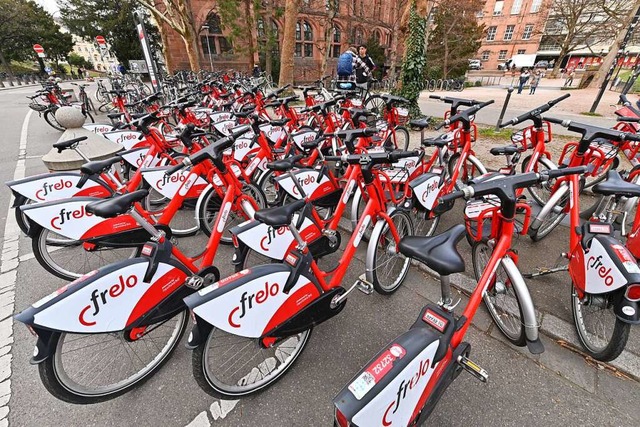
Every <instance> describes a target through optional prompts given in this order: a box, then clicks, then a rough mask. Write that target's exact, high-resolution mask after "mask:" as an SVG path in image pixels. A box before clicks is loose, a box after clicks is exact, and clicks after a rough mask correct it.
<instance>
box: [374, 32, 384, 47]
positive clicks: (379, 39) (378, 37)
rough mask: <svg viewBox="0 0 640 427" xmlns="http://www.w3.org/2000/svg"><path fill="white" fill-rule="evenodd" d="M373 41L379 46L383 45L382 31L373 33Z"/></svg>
mask: <svg viewBox="0 0 640 427" xmlns="http://www.w3.org/2000/svg"><path fill="white" fill-rule="evenodd" d="M373 41H374V42H376V43H377V44H381V43H382V34H381V33H380V30H374V31H373Z"/></svg>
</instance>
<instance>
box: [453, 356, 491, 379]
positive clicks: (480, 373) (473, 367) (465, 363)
mask: <svg viewBox="0 0 640 427" xmlns="http://www.w3.org/2000/svg"><path fill="white" fill-rule="evenodd" d="M456 362H457V363H458V365H460V366H461V367H462V368H464V370H465V371H467V372H469V373H470V374H471V375H473V376H474V377H476V379H478V380H480V381H482V382H483V383H486V382H487V380H488V379H489V374H488V373H487V371H485V370H484V369H483V368H481V367H480V366H479V365H478V364H477V363H475V362H472V361H471V360H469V359H468V358H467V357H466V356H465V355H460V356H458V359H457V360H456Z"/></svg>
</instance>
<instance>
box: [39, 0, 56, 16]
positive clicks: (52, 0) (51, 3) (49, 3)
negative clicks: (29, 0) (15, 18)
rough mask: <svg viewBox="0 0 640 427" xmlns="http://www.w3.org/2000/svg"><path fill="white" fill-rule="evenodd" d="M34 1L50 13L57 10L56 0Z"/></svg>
mask: <svg viewBox="0 0 640 427" xmlns="http://www.w3.org/2000/svg"><path fill="white" fill-rule="evenodd" d="M35 2H36V3H38V4H39V5H40V6H42V7H43V8H44V9H45V10H46V11H47V12H49V13H51V14H53V13H54V12H56V11H58V10H59V9H58V5H57V3H56V0H35Z"/></svg>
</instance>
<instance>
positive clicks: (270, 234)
mask: <svg viewBox="0 0 640 427" xmlns="http://www.w3.org/2000/svg"><path fill="white" fill-rule="evenodd" d="M286 232H287V228H286V227H279V228H277V229H275V228H273V227H271V226H269V228H267V235H266V236H264V237H263V238H262V240H260V247H261V248H262V249H263V250H264V251H267V252H268V251H269V245H271V242H273V240H274V239H275V238H276V236H282V235H283V234H284V233H286ZM265 240H266V242H265Z"/></svg>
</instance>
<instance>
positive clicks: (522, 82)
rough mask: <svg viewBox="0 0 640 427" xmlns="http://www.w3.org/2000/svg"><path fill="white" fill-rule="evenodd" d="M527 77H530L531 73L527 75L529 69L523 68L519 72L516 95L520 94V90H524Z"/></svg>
mask: <svg viewBox="0 0 640 427" xmlns="http://www.w3.org/2000/svg"><path fill="white" fill-rule="evenodd" d="M529 77H531V73H529V69H528V68H526V67H525V68H523V69H522V71H520V79H519V80H520V81H519V85H518V95H520V94H521V93H522V89H523V88H524V85H525V84H526V83H527V81H529Z"/></svg>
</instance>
